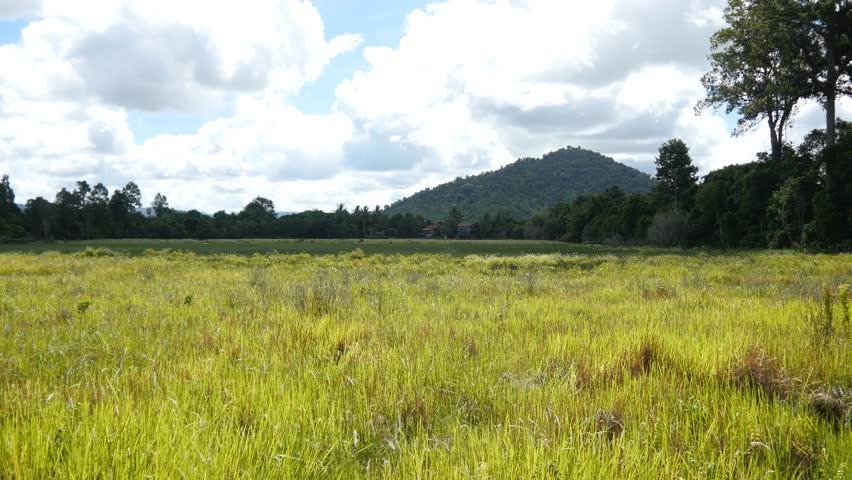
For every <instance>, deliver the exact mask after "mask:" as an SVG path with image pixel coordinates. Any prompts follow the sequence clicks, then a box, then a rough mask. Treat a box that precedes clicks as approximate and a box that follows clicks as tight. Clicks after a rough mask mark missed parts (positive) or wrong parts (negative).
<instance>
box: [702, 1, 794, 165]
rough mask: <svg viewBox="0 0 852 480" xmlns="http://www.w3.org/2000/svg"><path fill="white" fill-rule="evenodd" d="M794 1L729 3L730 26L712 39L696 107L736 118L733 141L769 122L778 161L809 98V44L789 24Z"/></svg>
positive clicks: (774, 154)
mask: <svg viewBox="0 0 852 480" xmlns="http://www.w3.org/2000/svg"><path fill="white" fill-rule="evenodd" d="M795 1H798V0H730V1H729V3H728V7H727V8H726V9H725V21H727V23H728V26H727V27H725V28H722V29H721V30H719V31H718V32H716V33H715V34H714V35H713V36H712V37H711V39H710V48H711V53H710V57H709V59H710V65H711V70H710V71H709V72H708V73H707V74H705V75H704V76H703V77H702V78H701V83H702V84H703V85H704V88H705V90H706V92H707V96H706V97H705V98H704V99H703V100H702V101H700V102H699V103H698V105H697V106H696V110H697V111H699V112H700V111H701V110H704V109H707V108H711V107H712V108H721V107H724V109H725V112H726V113H732V112H736V113H737V114H738V115H739V116H740V118H739V120H738V122H737V128H736V129H735V130H734V131H733V132H732V135H734V136H736V135H741V134H743V133H745V132H746V131H748V130H751V129H752V128H754V127H755V126H756V125H758V124H760V123H761V122H763V121H764V120H766V121H767V123H768V124H769V133H770V144H771V148H772V156H773V157H774V158H779V157H780V156H781V150H782V148H783V145H784V134H785V132H786V129H787V126H788V124H789V122H790V120H791V119H792V117H793V115H794V113H795V112H794V109H795V107H796V105H797V104H798V102H799V100H801V99H802V98H803V97H806V96H807V92H806V85H807V78H808V71H807V68H806V66H805V63H804V62H803V60H802V58H801V55H800V51H801V48H802V47H801V44H802V43H804V39H803V37H802V33H801V29H796V28H795V25H794V24H793V22H791V21H790V18H791V15H794V13H791V12H794V11H795V10H794V8H793V7H795V6H794V5H793V3H792V2H795ZM782 18H784V19H786V21H779V19H782Z"/></svg>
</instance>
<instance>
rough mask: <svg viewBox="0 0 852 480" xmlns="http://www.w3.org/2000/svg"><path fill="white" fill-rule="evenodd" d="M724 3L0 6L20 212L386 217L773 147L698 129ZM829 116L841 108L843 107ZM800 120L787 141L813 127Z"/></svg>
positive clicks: (40, 2) (134, 0) (334, 0)
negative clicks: (547, 182) (488, 191)
mask: <svg viewBox="0 0 852 480" xmlns="http://www.w3.org/2000/svg"><path fill="white" fill-rule="evenodd" d="M723 7H724V0H596V1H594V2H589V1H586V0H512V1H510V0H449V1H445V2H428V1H413V0H363V1H357V2H356V1H352V0H313V1H306V0H242V1H239V2H232V1H228V2H224V1H223V2H210V1H208V0H73V1H72V0H2V1H0V173H4V172H5V173H8V174H9V175H10V176H11V179H12V186H13V188H14V189H15V191H16V194H17V200H18V201H19V202H23V201H25V200H26V199H28V198H32V197H34V196H38V195H41V196H45V197H47V198H50V199H52V198H53V195H54V194H55V192H56V191H57V190H58V189H59V188H60V187H63V186H67V187H71V186H73V184H74V182H75V181H77V180H81V179H85V180H88V181H89V182H90V183H96V182H103V183H104V184H106V185H107V186H108V187H110V188H115V187H119V186H121V185H123V184H125V183H126V182H127V181H129V180H133V181H135V182H136V183H137V184H139V186H140V187H141V189H142V193H143V201H144V203H146V204H148V203H149V202H150V201H151V199H152V198H153V197H154V194H155V193H157V192H162V193H164V194H165V195H167V196H168V198H169V202H170V204H171V206H172V207H175V208H181V209H186V208H198V209H200V210H202V211H207V212H212V211H215V210H219V209H226V210H234V209H239V208H241V207H242V206H243V205H245V204H246V203H247V202H248V201H249V200H251V198H253V197H254V196H257V195H261V196H264V197H267V198H270V199H272V200H273V201H274V202H275V204H276V207H277V208H278V210H289V211H296V210H304V209H309V208H321V209H331V208H333V206H334V205H336V204H338V203H344V204H346V205H349V206H353V205H356V204H369V205H386V204H388V203H390V202H392V201H393V200H396V199H398V198H400V197H402V196H405V195H408V194H411V193H413V192H415V191H418V190H420V189H422V188H424V187H427V186H431V185H434V184H436V183H440V182H442V181H445V180H448V179H452V178H454V177H456V176H464V175H468V174H473V173H478V172H481V171H483V170H488V169H492V168H495V167H499V166H501V165H504V164H506V163H509V162H511V161H514V160H515V159H516V158H519V157H528V156H536V157H537V156H541V154H543V153H546V152H548V151H552V150H555V149H558V148H560V147H563V146H566V145H572V146H582V147H585V148H589V149H592V150H596V151H600V152H602V153H604V154H606V155H609V156H611V157H613V158H615V159H616V160H619V161H622V162H624V163H627V164H629V165H632V166H636V167H637V168H640V169H643V170H646V171H649V172H650V171H653V159H654V156H655V152H656V149H657V148H658V147H659V145H660V144H661V143H662V142H664V141H665V140H667V139H668V138H671V137H680V138H683V139H684V140H685V141H686V142H687V144H688V145H689V146H690V147H691V148H692V152H693V157H694V159H695V161H696V162H697V163H698V164H699V166H700V168H701V171H702V173H706V172H707V171H709V170H712V169H714V168H718V167H720V166H723V165H727V164H731V163H742V162H747V161H750V160H752V159H753V158H754V154H755V153H756V152H758V151H762V150H766V149H767V148H768V141H767V137H768V135H767V132H765V131H764V130H765V128H761V129H759V130H757V131H755V132H752V133H750V134H747V135H745V136H744V137H740V138H736V139H731V138H730V136H729V132H730V130H731V127H732V126H733V122H732V120H733V119H731V118H728V117H726V116H724V115H723V114H721V113H720V114H714V113H713V112H708V113H705V114H703V115H701V116H695V114H694V112H693V106H694V105H695V102H696V100H698V99H699V98H700V97H701V94H702V88H701V84H700V82H699V78H700V77H701V74H702V73H703V72H704V71H706V70H707V68H708V65H707V60H706V56H707V53H708V38H709V36H710V35H711V34H712V33H713V31H715V30H716V29H717V28H719V26H720V25H721V14H722V8H723ZM839 113H840V115H841V116H845V117H846V118H849V116H850V113H852V108H850V105H849V104H844V105H841V108H840V109H839ZM821 116H822V112H821V110H820V109H819V107H818V106H816V105H807V106H804V107H803V108H802V111H801V113H800V115H799V117H798V119H797V121H796V123H795V125H794V127H793V129H792V131H791V132H790V134H791V137H792V138H793V139H796V138H800V137H801V135H802V133H803V132H805V131H807V130H808V129H810V128H814V127H817V126H819V125H820V124H821Z"/></svg>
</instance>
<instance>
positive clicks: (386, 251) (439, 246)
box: [0, 239, 690, 256]
mask: <svg viewBox="0 0 852 480" xmlns="http://www.w3.org/2000/svg"><path fill="white" fill-rule="evenodd" d="M86 248H94V249H98V248H108V249H110V250H113V251H115V252H117V253H123V254H128V255H141V254H143V253H144V251H145V250H147V249H151V250H164V249H171V250H182V251H189V252H195V253H198V254H202V255H210V254H233V255H254V254H256V253H261V254H265V253H280V254H291V253H309V254H312V255H333V254H340V253H346V252H351V251H353V250H355V249H360V250H362V251H363V252H364V253H366V254H368V255H375V254H383V255H393V254H400V255H408V254H413V253H435V254H442V255H452V256H466V255H511V256H517V255H528V254H552V253H559V254H563V255H565V254H583V255H649V254H658V253H660V252H661V251H663V250H660V249H654V248H648V247H619V248H613V247H607V246H602V245H577V244H570V243H564V242H549V241H534V240H477V241H470V240H421V239H416V240H414V239H412V240H404V239H395V240H291V239H254V240H246V239H244V240H147V239H139V240H135V239H134V240H81V241H72V242H61V241H55V242H23V243H7V244H0V252H30V253H41V252H50V251H54V252H62V253H74V252H80V251H83V250H85V249H86ZM684 252H690V251H684Z"/></svg>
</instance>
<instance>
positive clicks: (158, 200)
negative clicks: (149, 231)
mask: <svg viewBox="0 0 852 480" xmlns="http://www.w3.org/2000/svg"><path fill="white" fill-rule="evenodd" d="M151 208H153V209H154V213H156V214H157V216H158V217H162V216H163V215H165V214H166V213H168V212H169V200H168V198H166V196H165V195H162V194H160V193H159V192H157V194H156V195H154V201H153V202H152V203H151Z"/></svg>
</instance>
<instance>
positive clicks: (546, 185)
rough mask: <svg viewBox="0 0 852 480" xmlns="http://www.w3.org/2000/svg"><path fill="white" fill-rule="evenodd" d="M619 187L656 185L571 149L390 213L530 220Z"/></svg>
mask: <svg viewBox="0 0 852 480" xmlns="http://www.w3.org/2000/svg"><path fill="white" fill-rule="evenodd" d="M613 186H618V187H621V188H622V189H624V191H625V192H627V193H645V192H649V191H650V190H651V189H652V188H653V187H654V181H653V180H652V179H651V177H650V176H649V175H647V174H645V173H643V172H640V171H639V170H636V169H635V168H631V167H628V166H627V165H624V164H621V163H618V162H616V161H615V160H613V159H611V158H609V157H605V156H603V155H601V154H599V153H597V152H592V151H590V150H585V149H582V148H575V147H568V148H563V149H561V150H558V151H556V152H551V153H548V154H547V155H545V156H544V157H542V158H540V159H539V158H525V159H520V160H517V161H515V162H514V163H512V164H509V165H506V166H504V167H502V168H500V169H499V170H495V171H493V172H485V173H482V174H479V175H474V176H470V177H467V178H460V177H459V178H456V179H455V180H454V181H452V182H449V183H445V184H443V185H439V186H437V187H434V188H427V189H426V190H423V191H421V192H418V193H415V194H414V195H412V196H410V197H408V198H404V199H402V200H399V201H397V202H394V203H393V204H392V205H391V206H390V208H389V210H388V214H391V215H392V214H395V213H413V214H420V215H423V216H424V217H426V218H431V219H433V220H435V221H439V220H443V219H445V218H446V217H447V212H448V211H449V210H450V208H451V207H452V206H456V207H457V208H458V209H459V210H461V212H462V214H463V215H464V218H465V220H466V221H470V222H475V221H477V220H478V219H479V218H480V217H481V216H482V215H484V214H485V213H488V212H491V213H494V212H496V211H498V210H501V209H504V210H508V211H510V212H511V213H512V215H513V216H515V217H528V216H530V215H531V214H533V213H535V212H537V211H539V210H541V209H543V208H547V207H550V206H552V205H554V204H556V203H559V202H566V201H571V200H573V199H574V198H575V197H577V196H579V195H583V194H590V193H600V192H603V191H604V190H606V189H608V188H610V187H613Z"/></svg>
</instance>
